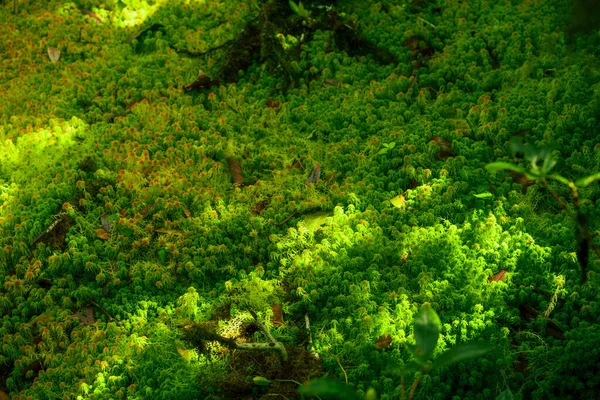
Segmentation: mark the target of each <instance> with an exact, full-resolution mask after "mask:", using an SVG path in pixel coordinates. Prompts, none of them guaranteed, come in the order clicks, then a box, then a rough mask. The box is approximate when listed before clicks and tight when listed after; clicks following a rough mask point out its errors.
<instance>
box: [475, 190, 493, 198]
mask: <svg viewBox="0 0 600 400" xmlns="http://www.w3.org/2000/svg"><path fill="white" fill-rule="evenodd" d="M473 196H475V197H477V198H478V199H489V198H490V197H492V196H493V195H492V194H491V193H490V192H485V193H479V194H474V195H473Z"/></svg>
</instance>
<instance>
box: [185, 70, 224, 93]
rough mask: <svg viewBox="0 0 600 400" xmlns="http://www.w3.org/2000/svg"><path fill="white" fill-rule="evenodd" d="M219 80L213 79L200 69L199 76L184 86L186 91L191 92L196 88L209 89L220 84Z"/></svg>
mask: <svg viewBox="0 0 600 400" xmlns="http://www.w3.org/2000/svg"><path fill="white" fill-rule="evenodd" d="M218 84H219V81H216V80H214V79H211V78H210V77H209V76H208V75H206V74H205V73H204V71H202V70H200V72H199V73H198V78H196V80H195V81H194V82H192V83H190V84H189V85H186V86H184V87H183V91H184V92H190V91H192V90H195V89H209V88H210V87H212V86H215V85H218Z"/></svg>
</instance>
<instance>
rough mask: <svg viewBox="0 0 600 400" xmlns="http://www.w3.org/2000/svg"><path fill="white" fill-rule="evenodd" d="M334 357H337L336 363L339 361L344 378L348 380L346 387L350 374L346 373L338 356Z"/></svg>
mask: <svg viewBox="0 0 600 400" xmlns="http://www.w3.org/2000/svg"><path fill="white" fill-rule="evenodd" d="M334 357H335V361H337V363H338V365H339V366H340V368H341V369H342V372H343V373H344V378H346V385H347V384H348V374H347V373H346V370H345V369H344V367H342V363H341V362H340V358H339V357H338V356H334Z"/></svg>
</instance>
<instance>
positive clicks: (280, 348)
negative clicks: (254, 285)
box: [236, 308, 288, 361]
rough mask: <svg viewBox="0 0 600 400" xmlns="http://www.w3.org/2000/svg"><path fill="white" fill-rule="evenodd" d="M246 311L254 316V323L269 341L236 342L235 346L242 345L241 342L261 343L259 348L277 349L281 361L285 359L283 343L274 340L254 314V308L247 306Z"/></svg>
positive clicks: (286, 355)
mask: <svg viewBox="0 0 600 400" xmlns="http://www.w3.org/2000/svg"><path fill="white" fill-rule="evenodd" d="M248 312H250V314H251V315H252V317H253V318H254V321H255V322H256V325H258V327H259V328H260V329H261V330H262V331H263V332H264V333H265V335H267V337H268V338H269V340H270V341H271V343H236V347H238V348H239V346H240V345H243V344H254V345H262V346H259V347H260V348H261V350H264V349H266V348H268V349H275V350H278V351H279V353H281V359H282V360H283V361H287V359H288V354H287V350H286V349H285V346H284V345H283V343H281V342H278V341H277V340H275V338H274V337H273V335H271V331H269V330H268V329H267V327H266V326H265V325H264V324H263V323H262V322H261V321H260V319H258V315H256V313H255V312H254V310H252V309H251V308H249V309H248Z"/></svg>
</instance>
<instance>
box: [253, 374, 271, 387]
mask: <svg viewBox="0 0 600 400" xmlns="http://www.w3.org/2000/svg"><path fill="white" fill-rule="evenodd" d="M252 381H253V382H254V384H255V385H258V386H269V385H270V384H271V383H273V381H272V380H270V379H267V378H264V377H262V376H255V377H254V378H252Z"/></svg>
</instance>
